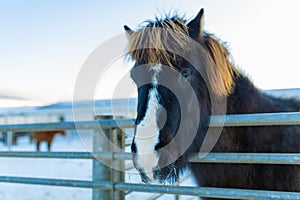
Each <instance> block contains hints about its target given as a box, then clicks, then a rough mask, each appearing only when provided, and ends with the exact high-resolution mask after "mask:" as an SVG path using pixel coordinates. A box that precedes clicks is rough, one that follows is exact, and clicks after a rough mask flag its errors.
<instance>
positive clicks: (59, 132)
mask: <svg viewBox="0 0 300 200" xmlns="http://www.w3.org/2000/svg"><path fill="white" fill-rule="evenodd" d="M57 133H58V134H61V135H66V132H65V131H57Z"/></svg>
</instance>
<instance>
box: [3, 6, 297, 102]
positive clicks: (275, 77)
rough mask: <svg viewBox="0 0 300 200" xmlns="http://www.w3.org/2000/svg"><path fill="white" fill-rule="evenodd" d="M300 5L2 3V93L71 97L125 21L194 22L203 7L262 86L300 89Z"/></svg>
mask: <svg viewBox="0 0 300 200" xmlns="http://www.w3.org/2000/svg"><path fill="white" fill-rule="evenodd" d="M298 2H299V1H297V0H294V1H292V0H282V1H279V0H278V1H276V0H268V1H267V0H242V1H241V0H226V1H224V0H203V1H199V0H198V1H196V0H185V1H184V0H182V1H179V0H176V1H167V0H156V1H138V0H136V1H133V0H131V1H116V0H112V1H99V0H86V1H84V0H80V1H79V0H64V1H61V0H45V1H40V0H26V1H22V0H11V1H0V74H1V78H0V92H2V91H3V92H4V93H6V94H7V93H9V94H10V95H11V94H15V95H17V96H22V97H26V98H30V99H33V100H41V101H46V102H54V101H61V100H72V93H73V88H74V83H75V80H76V76H77V74H78V72H79V70H80V67H81V65H82V64H83V62H84V61H85V59H86V58H87V57H88V55H89V54H90V53H91V52H92V51H93V50H94V49H95V48H96V47H97V46H99V45H100V44H101V43H102V42H103V41H106V40H108V39H109V38H111V37H112V36H114V35H117V34H119V33H122V32H123V25H124V24H127V25H129V26H130V27H132V28H136V27H137V26H138V24H139V23H141V22H142V21H144V20H146V19H153V18H154V16H155V15H156V14H158V13H164V12H168V11H169V10H170V9H173V10H174V9H175V10H179V11H180V13H185V15H186V17H187V18H189V19H190V18H191V17H193V16H195V15H196V14H197V12H198V11H199V9H200V8H202V7H204V8H205V29H206V30H208V31H209V32H213V33H215V34H216V35H217V36H219V37H221V38H222V40H224V41H227V42H228V44H229V46H230V49H231V52H232V54H233V57H234V60H235V62H236V63H237V64H238V66H239V67H240V68H241V69H243V71H245V72H247V74H249V76H250V77H251V78H252V80H254V82H255V83H256V85H257V86H258V87H260V88H263V89H273V88H274V89H275V88H296V87H300V79H299V73H298V72H299V71H298V70H299V68H300V59H299V55H300V53H299V52H300V51H299V49H298V48H299V46H300V38H299V36H300V28H299V21H300V12H299V11H298V9H299V7H300V2H299V3H298ZM111 79H112V81H113V80H114V77H112V78H111ZM110 89H111V88H110ZM108 96H109V95H105V94H103V96H101V97H100V98H107V97H108Z"/></svg>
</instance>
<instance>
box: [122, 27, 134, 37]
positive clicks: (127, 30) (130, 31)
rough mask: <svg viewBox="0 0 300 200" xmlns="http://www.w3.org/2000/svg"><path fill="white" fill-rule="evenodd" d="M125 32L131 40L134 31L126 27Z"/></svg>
mask: <svg viewBox="0 0 300 200" xmlns="http://www.w3.org/2000/svg"><path fill="white" fill-rule="evenodd" d="M124 29H125V32H126V36H127V38H128V39H129V38H130V36H131V35H132V34H133V30H131V28H129V27H128V26H127V25H125V26H124Z"/></svg>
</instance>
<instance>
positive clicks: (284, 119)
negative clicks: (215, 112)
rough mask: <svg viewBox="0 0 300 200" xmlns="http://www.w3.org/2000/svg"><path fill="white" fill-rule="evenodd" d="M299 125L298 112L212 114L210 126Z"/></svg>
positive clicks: (299, 117)
mask: <svg viewBox="0 0 300 200" xmlns="http://www.w3.org/2000/svg"><path fill="white" fill-rule="evenodd" d="M266 125H300V112H286V113H259V114H236V115H226V116H225V117H224V116H212V117H211V122H210V126H213V127H220V126H221V127H222V126H266Z"/></svg>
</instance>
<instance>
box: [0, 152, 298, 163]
mask: <svg viewBox="0 0 300 200" xmlns="http://www.w3.org/2000/svg"><path fill="white" fill-rule="evenodd" d="M0 157H10V158H13V157H15V158H61V159H109V160H111V159H114V160H131V159H132V157H131V154H130V153H126V152H123V153H112V152H102V153H92V152H91V153H88V152H12V151H9V152H3V151H0ZM189 161H190V162H199V163H242V164H278V165H290V164H293V165H300V153H208V154H203V153H202V154H201V153H200V154H192V155H191V156H190V158H189Z"/></svg>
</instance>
